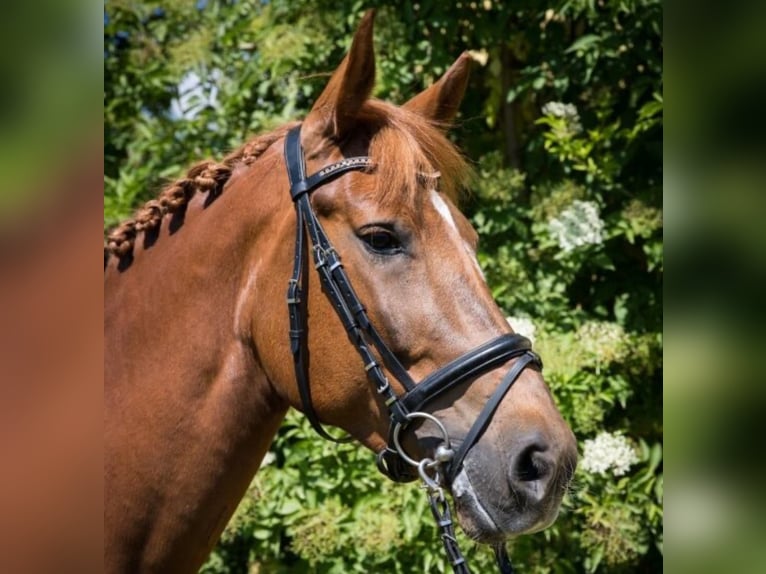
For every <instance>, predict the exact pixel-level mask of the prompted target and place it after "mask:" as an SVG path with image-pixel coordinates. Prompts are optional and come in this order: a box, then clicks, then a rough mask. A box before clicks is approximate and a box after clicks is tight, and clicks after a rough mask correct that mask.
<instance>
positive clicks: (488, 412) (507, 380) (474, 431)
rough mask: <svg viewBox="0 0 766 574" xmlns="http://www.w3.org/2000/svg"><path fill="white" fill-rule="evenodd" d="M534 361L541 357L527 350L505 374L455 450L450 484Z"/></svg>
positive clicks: (448, 474)
mask: <svg viewBox="0 0 766 574" xmlns="http://www.w3.org/2000/svg"><path fill="white" fill-rule="evenodd" d="M533 362H534V363H537V364H539V358H538V357H537V355H535V354H534V353H533V352H532V351H525V352H524V354H523V355H522V356H521V357H519V359H518V360H517V361H516V362H515V363H514V364H513V366H512V367H511V368H510V370H509V371H508V372H507V373H506V374H505V376H504V377H503V380H502V381H501V382H500V384H499V385H498V387H497V388H496V389H495V392H494V393H492V396H491V397H490V399H489V400H488V401H487V402H486V404H485V405H484V408H483V409H481V413H479V416H478V418H477V419H476V421H475V422H474V423H473V426H471V428H470V430H469V431H468V434H466V435H465V438H464V439H463V442H462V443H461V444H460V447H459V448H458V449H457V451H455V456H454V457H453V458H452V460H451V461H450V463H449V469H448V471H447V481H448V482H449V483H450V484H452V481H453V480H455V477H456V476H457V474H458V472H460V467H461V466H462V465H463V459H464V458H465V455H466V454H468V451H469V450H470V449H471V447H472V446H473V445H474V444H476V441H477V440H479V438H481V435H482V434H484V431H485V430H487V426H489V422H490V420H492V415H494V414H495V411H496V410H497V407H499V406H500V402H501V401H502V400H503V397H505V395H506V393H507V392H508V391H509V390H510V389H511V386H513V383H515V382H516V380H517V379H518V378H519V375H520V374H521V372H522V371H523V370H524V369H525V368H526V366H527V365H528V364H530V363H533Z"/></svg>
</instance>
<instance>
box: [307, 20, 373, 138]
mask: <svg viewBox="0 0 766 574" xmlns="http://www.w3.org/2000/svg"><path fill="white" fill-rule="evenodd" d="M374 20H375V11H374V10H368V11H367V12H366V13H365V15H364V16H363V17H362V21H361V22H360V24H359V27H358V28H357V30H356V34H354V40H353V42H352V43H351V49H350V50H349V52H348V54H346V57H345V58H343V61H342V62H341V64H340V66H338V68H337V69H336V70H335V72H334V73H333V75H332V77H331V78H330V82H329V83H328V84H327V86H326V87H325V89H324V91H323V92H322V93H321V95H320V96H319V98H318V99H317V100H316V102H314V106H313V107H312V108H311V112H309V115H308V116H307V117H306V121H305V122H304V129H303V133H304V135H307V136H308V137H309V138H311V136H312V135H313V136H319V137H331V138H333V139H335V140H336V141H337V140H340V139H342V138H343V137H344V136H345V135H346V134H347V133H348V132H349V130H350V129H351V127H352V126H353V124H354V121H355V119H356V116H357V112H358V111H359V109H360V108H361V107H362V104H364V102H365V101H366V100H367V99H368V98H369V97H370V94H371V93H372V88H373V86H374V84H375V53H374V50H373V46H372V28H373V21H374ZM304 146H306V147H307V148H308V147H310V144H308V145H307V142H306V141H305V138H304Z"/></svg>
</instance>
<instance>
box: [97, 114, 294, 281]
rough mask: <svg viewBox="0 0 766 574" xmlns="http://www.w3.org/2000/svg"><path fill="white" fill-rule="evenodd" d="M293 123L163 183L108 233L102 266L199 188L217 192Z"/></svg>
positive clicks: (180, 206)
mask: <svg viewBox="0 0 766 574" xmlns="http://www.w3.org/2000/svg"><path fill="white" fill-rule="evenodd" d="M294 125H295V123H294V122H293V123H291V124H288V125H285V126H282V127H280V128H277V129H276V130H274V131H272V132H269V133H266V134H263V135H260V136H256V137H255V138H253V139H252V140H250V141H249V142H247V143H246V144H244V145H243V146H241V147H240V148H238V149H236V150H235V151H233V152H232V153H230V154H229V155H227V156H226V157H225V158H224V159H223V161H221V162H217V161H214V160H205V161H202V162H199V163H197V164H195V165H194V166H192V167H191V168H190V169H189V171H187V172H186V175H185V176H184V177H181V178H179V179H177V180H176V181H174V182H173V183H171V184H170V185H168V186H166V187H165V188H164V189H163V190H162V191H161V192H160V194H159V195H158V196H157V198H156V199H150V200H149V201H147V202H146V203H145V204H144V205H143V206H142V207H140V208H139V209H138V210H137V211H136V213H135V215H134V216H133V217H132V218H131V219H127V220H125V221H123V222H121V223H119V224H118V225H117V226H116V227H114V228H113V229H112V230H111V231H110V232H109V233H108V234H107V236H106V242H105V244H104V268H106V265H107V263H108V262H109V258H110V257H117V258H122V257H125V256H128V255H131V254H132V253H133V249H134V247H135V244H136V238H137V236H138V234H139V233H141V232H149V231H152V230H154V229H156V228H158V227H159V226H160V224H161V223H162V219H163V218H164V217H165V215H168V214H173V213H176V212H178V211H180V210H181V209H183V208H184V207H186V206H187V205H188V203H189V202H190V201H191V199H192V198H193V197H194V196H195V195H196V194H197V193H198V192H199V193H208V194H210V196H211V197H216V196H218V195H220V194H221V192H222V191H223V188H224V186H225V185H226V182H227V181H229V178H230V177H231V174H232V172H233V171H234V168H235V167H237V166H238V165H243V164H244V165H250V164H252V163H253V162H254V161H255V160H256V159H258V158H259V157H260V156H261V155H262V154H263V153H264V152H265V151H266V150H267V149H269V147H271V145H272V144H273V143H274V142H275V141H277V140H278V139H280V138H282V137H283V136H284V135H285V133H287V131H288V130H289V129H290V128H292V127H293V126H294Z"/></svg>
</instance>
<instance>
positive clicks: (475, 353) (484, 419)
mask: <svg viewBox="0 0 766 574" xmlns="http://www.w3.org/2000/svg"><path fill="white" fill-rule="evenodd" d="M300 130H301V126H300V125H298V126H296V127H294V128H292V129H291V130H290V131H289V132H288V133H287V136H286V138H285V148H284V155H285V163H286V165H287V175H288V178H289V182H290V195H291V197H292V200H293V203H294V205H295V211H296V217H297V222H296V233H295V256H294V260H293V273H292V277H291V278H290V281H289V286H288V290H287V305H288V311H289V316H290V350H291V352H292V356H293V362H294V366H295V375H296V379H297V382H298V391H299V394H300V398H301V403H302V406H303V412H304V414H305V415H306V417H307V418H308V420H309V422H310V423H311V426H312V427H313V428H314V429H315V430H316V432H317V433H319V435H320V436H322V437H324V438H325V439H328V440H332V441H334V442H345V440H348V439H345V440H344V439H340V440H339V439H336V438H334V437H333V436H331V435H330V434H329V433H328V432H327V431H326V430H325V429H324V428H323V427H322V424H321V422H320V421H319V417H318V415H317V413H316V411H315V410H314V407H313V403H312V400H311V387H310V385H309V374H308V331H307V301H306V299H305V298H304V296H303V295H304V289H303V285H304V283H303V281H304V278H305V276H306V274H307V267H308V257H307V251H308V248H309V241H310V247H311V252H312V258H313V261H314V267H315V268H316V270H317V273H318V274H319V278H320V281H321V284H322V288H323V290H324V292H325V294H326V295H327V297H328V298H329V299H330V301H331V303H332V305H333V308H334V309H335V312H336V314H337V315H338V317H339V318H340V320H341V322H342V323H343V326H344V328H345V329H346V333H347V334H348V337H349V340H350V341H351V343H352V345H353V346H354V348H355V349H356V352H357V353H358V354H359V355H360V357H361V359H362V362H363V364H364V368H365V371H366V372H367V377H368V379H369V380H370V382H371V383H372V384H373V386H374V387H375V390H376V392H377V393H378V394H379V395H380V396H381V397H382V398H383V400H384V402H385V405H386V407H387V409H388V413H389V417H390V426H389V437H388V444H387V446H386V447H385V448H384V449H383V450H381V451H380V452H379V453H378V455H377V464H378V468H379V469H380V470H381V472H382V473H383V474H385V475H386V476H388V477H389V478H390V479H392V480H394V481H397V482H407V481H410V480H414V479H416V478H418V476H419V477H420V479H421V480H422V481H423V483H424V484H425V487H426V490H427V491H428V495H429V501H430V503H431V509H432V512H433V514H434V517H435V518H436V520H437V523H438V524H439V527H440V528H441V530H442V535H441V536H442V541H443V542H444V545H445V549H446V551H447V554H448V556H449V558H450V561H451V563H452V567H453V570H454V572H455V573H457V574H470V571H469V570H468V567H467V565H466V564H465V559H464V558H463V556H462V554H461V553H460V550H459V549H458V547H457V542H456V541H455V538H454V529H453V526H452V519H451V516H450V513H449V505H448V504H447V502H446V500H445V498H444V493H443V487H444V486H447V485H450V484H452V481H453V480H454V479H455V477H456V476H457V475H458V473H459V472H460V469H461V468H462V463H463V459H464V458H465V456H466V455H467V454H468V451H469V450H470V449H471V447H472V446H473V445H474V444H475V443H476V441H478V440H479V438H480V437H481V435H482V434H483V433H484V431H485V430H486V428H487V426H488V425H489V423H490V421H491V419H492V416H493V415H494V413H495V411H496V410H497V408H498V407H499V406H500V403H501V402H502V400H503V397H504V396H505V395H506V393H507V392H508V390H509V389H510V388H511V386H512V385H513V383H514V382H515V381H516V380H517V379H518V377H519V375H520V374H521V373H522V371H523V370H524V369H525V368H527V367H532V368H535V369H538V370H539V369H542V362H541V360H540V358H539V357H538V356H537V355H536V354H535V353H534V352H533V351H532V350H531V343H530V341H529V340H528V339H527V338H525V337H523V336H521V335H519V334H515V333H506V334H503V335H500V336H498V337H496V338H494V339H492V340H490V341H488V342H486V343H484V344H483V345H480V346H479V347H477V348H475V349H472V350H471V351H468V352H467V353H466V354H464V355H462V356H460V357H458V358H457V359H455V360H453V361H451V362H449V363H447V364H446V365H444V366H443V367H441V368H439V369H438V370H436V371H434V372H433V373H431V374H429V375H428V376H426V377H425V378H424V379H423V380H421V381H420V382H419V383H417V384H416V383H415V381H413V380H412V377H410V375H409V373H408V372H407V369H406V368H405V367H404V366H403V365H402V364H401V362H400V361H399V359H398V358H397V357H396V355H395V354H394V353H393V352H392V351H391V350H390V349H389V347H388V346H387V345H386V343H385V341H384V340H383V338H382V337H381V336H380V334H379V333H378V331H377V329H375V327H374V326H373V324H372V322H371V321H370V319H369V316H368V314H367V311H366V310H365V307H364V305H363V304H362V302H361V301H360V300H359V297H358V296H357V295H356V293H355V291H354V289H353V287H352V286H351V282H350V280H349V278H348V275H347V274H346V271H345V270H344V268H343V265H342V263H341V259H340V255H339V254H338V253H337V252H336V251H335V249H334V248H333V246H332V243H331V242H330V240H329V238H328V236H327V234H326V233H325V231H324V229H323V228H322V225H321V223H320V222H319V219H318V218H317V215H316V213H315V212H314V209H313V207H312V205H311V199H310V194H311V192H312V191H314V190H315V189H317V188H318V187H320V186H322V185H324V184H326V183H328V182H330V181H332V180H334V179H336V178H337V177H339V176H341V175H343V174H345V173H347V172H349V171H364V170H369V169H370V168H372V167H373V162H372V160H371V159H370V158H369V157H367V156H359V157H350V158H345V159H342V160H341V161H338V162H336V163H333V164H331V165H328V166H327V167H324V168H322V169H320V170H319V171H317V172H316V173H314V174H311V175H309V176H307V175H306V172H305V170H306V168H305V160H304V154H303V148H302V146H301V143H300ZM307 238H308V241H307ZM510 359H517V360H516V362H515V363H514V364H513V366H512V367H511V368H510V370H509V371H508V372H507V373H506V374H505V376H504V377H503V379H502V381H501V382H500V384H499V385H498V387H497V389H496V390H495V391H494V393H493V394H492V396H491V397H490V398H489V400H488V401H487V402H486V404H485V405H484V407H483V409H482V410H481V412H480V413H479V415H478V417H477V418H476V421H475V422H474V424H473V425H472V426H471V428H470V429H469V431H468V433H467V434H466V435H465V437H464V438H463V439H462V441H461V442H460V446H459V447H458V448H457V450H453V449H452V446H451V442H450V437H449V435H448V433H447V431H446V429H445V427H444V425H443V424H442V423H441V422H440V421H439V420H438V419H437V418H436V417H434V416H433V415H432V414H430V413H428V412H426V411H424V410H423V409H424V408H425V407H426V405H427V404H428V403H429V402H431V401H432V400H433V399H435V398H436V397H438V396H440V395H442V394H443V393H445V392H447V391H448V390H450V389H452V388H454V387H456V386H458V385H461V384H463V383H466V382H469V381H472V380H474V379H476V378H478V377H479V376H481V375H483V374H485V373H487V372H489V371H491V370H494V369H496V368H498V367H500V366H502V365H503V364H505V363H506V362H507V361H509V360H510ZM379 361H380V362H379ZM384 367H385V368H386V369H387V370H388V372H390V373H391V374H392V375H393V376H394V377H395V378H396V380H397V381H398V382H399V383H400V384H401V385H402V387H404V389H405V392H404V393H403V394H402V395H397V393H396V392H395V390H394V389H393V387H392V386H391V384H390V383H389V380H388V378H387V376H386V373H385V371H384ZM417 419H426V420H430V421H431V422H433V423H435V424H436V425H437V427H438V428H439V430H440V431H441V433H442V435H443V442H442V443H441V445H440V446H438V447H437V448H436V450H435V453H434V458H433V459H431V458H424V459H421V460H419V461H418V460H415V459H413V458H411V457H410V456H409V455H408V454H407V453H406V452H405V451H404V449H403V448H402V445H401V441H400V436H401V433H402V432H403V431H404V430H406V429H407V428H408V427H409V426H410V425H411V424H412V423H413V422H415V421H416V420H417ZM415 469H417V473H415V472H414V471H415ZM495 552H496V557H497V560H498V564H499V566H500V571H501V572H502V573H503V574H506V573H509V572H512V571H513V570H512V567H511V564H510V561H509V560H508V556H507V554H506V553H505V548H504V547H503V546H502V545H501V546H497V547H496V548H495Z"/></svg>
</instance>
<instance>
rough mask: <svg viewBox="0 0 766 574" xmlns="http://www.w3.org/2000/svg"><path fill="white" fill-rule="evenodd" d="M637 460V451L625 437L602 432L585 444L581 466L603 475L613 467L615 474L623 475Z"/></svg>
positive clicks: (583, 468) (586, 470)
mask: <svg viewBox="0 0 766 574" xmlns="http://www.w3.org/2000/svg"><path fill="white" fill-rule="evenodd" d="M636 462H638V457H637V456H636V452H635V450H634V449H633V447H632V446H630V443H629V442H628V441H627V440H626V439H625V437H623V436H621V435H615V434H610V433H608V432H602V433H599V435H598V436H597V437H596V438H594V439H587V440H586V441H585V443H584V444H583V456H582V460H581V461H580V468H581V469H582V470H584V471H585V472H590V473H593V474H600V475H601V476H604V475H605V474H606V471H608V470H610V469H611V470H612V474H614V476H622V475H623V474H625V473H626V472H628V469H629V468H630V467H631V465H633V464H635V463H636Z"/></svg>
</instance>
